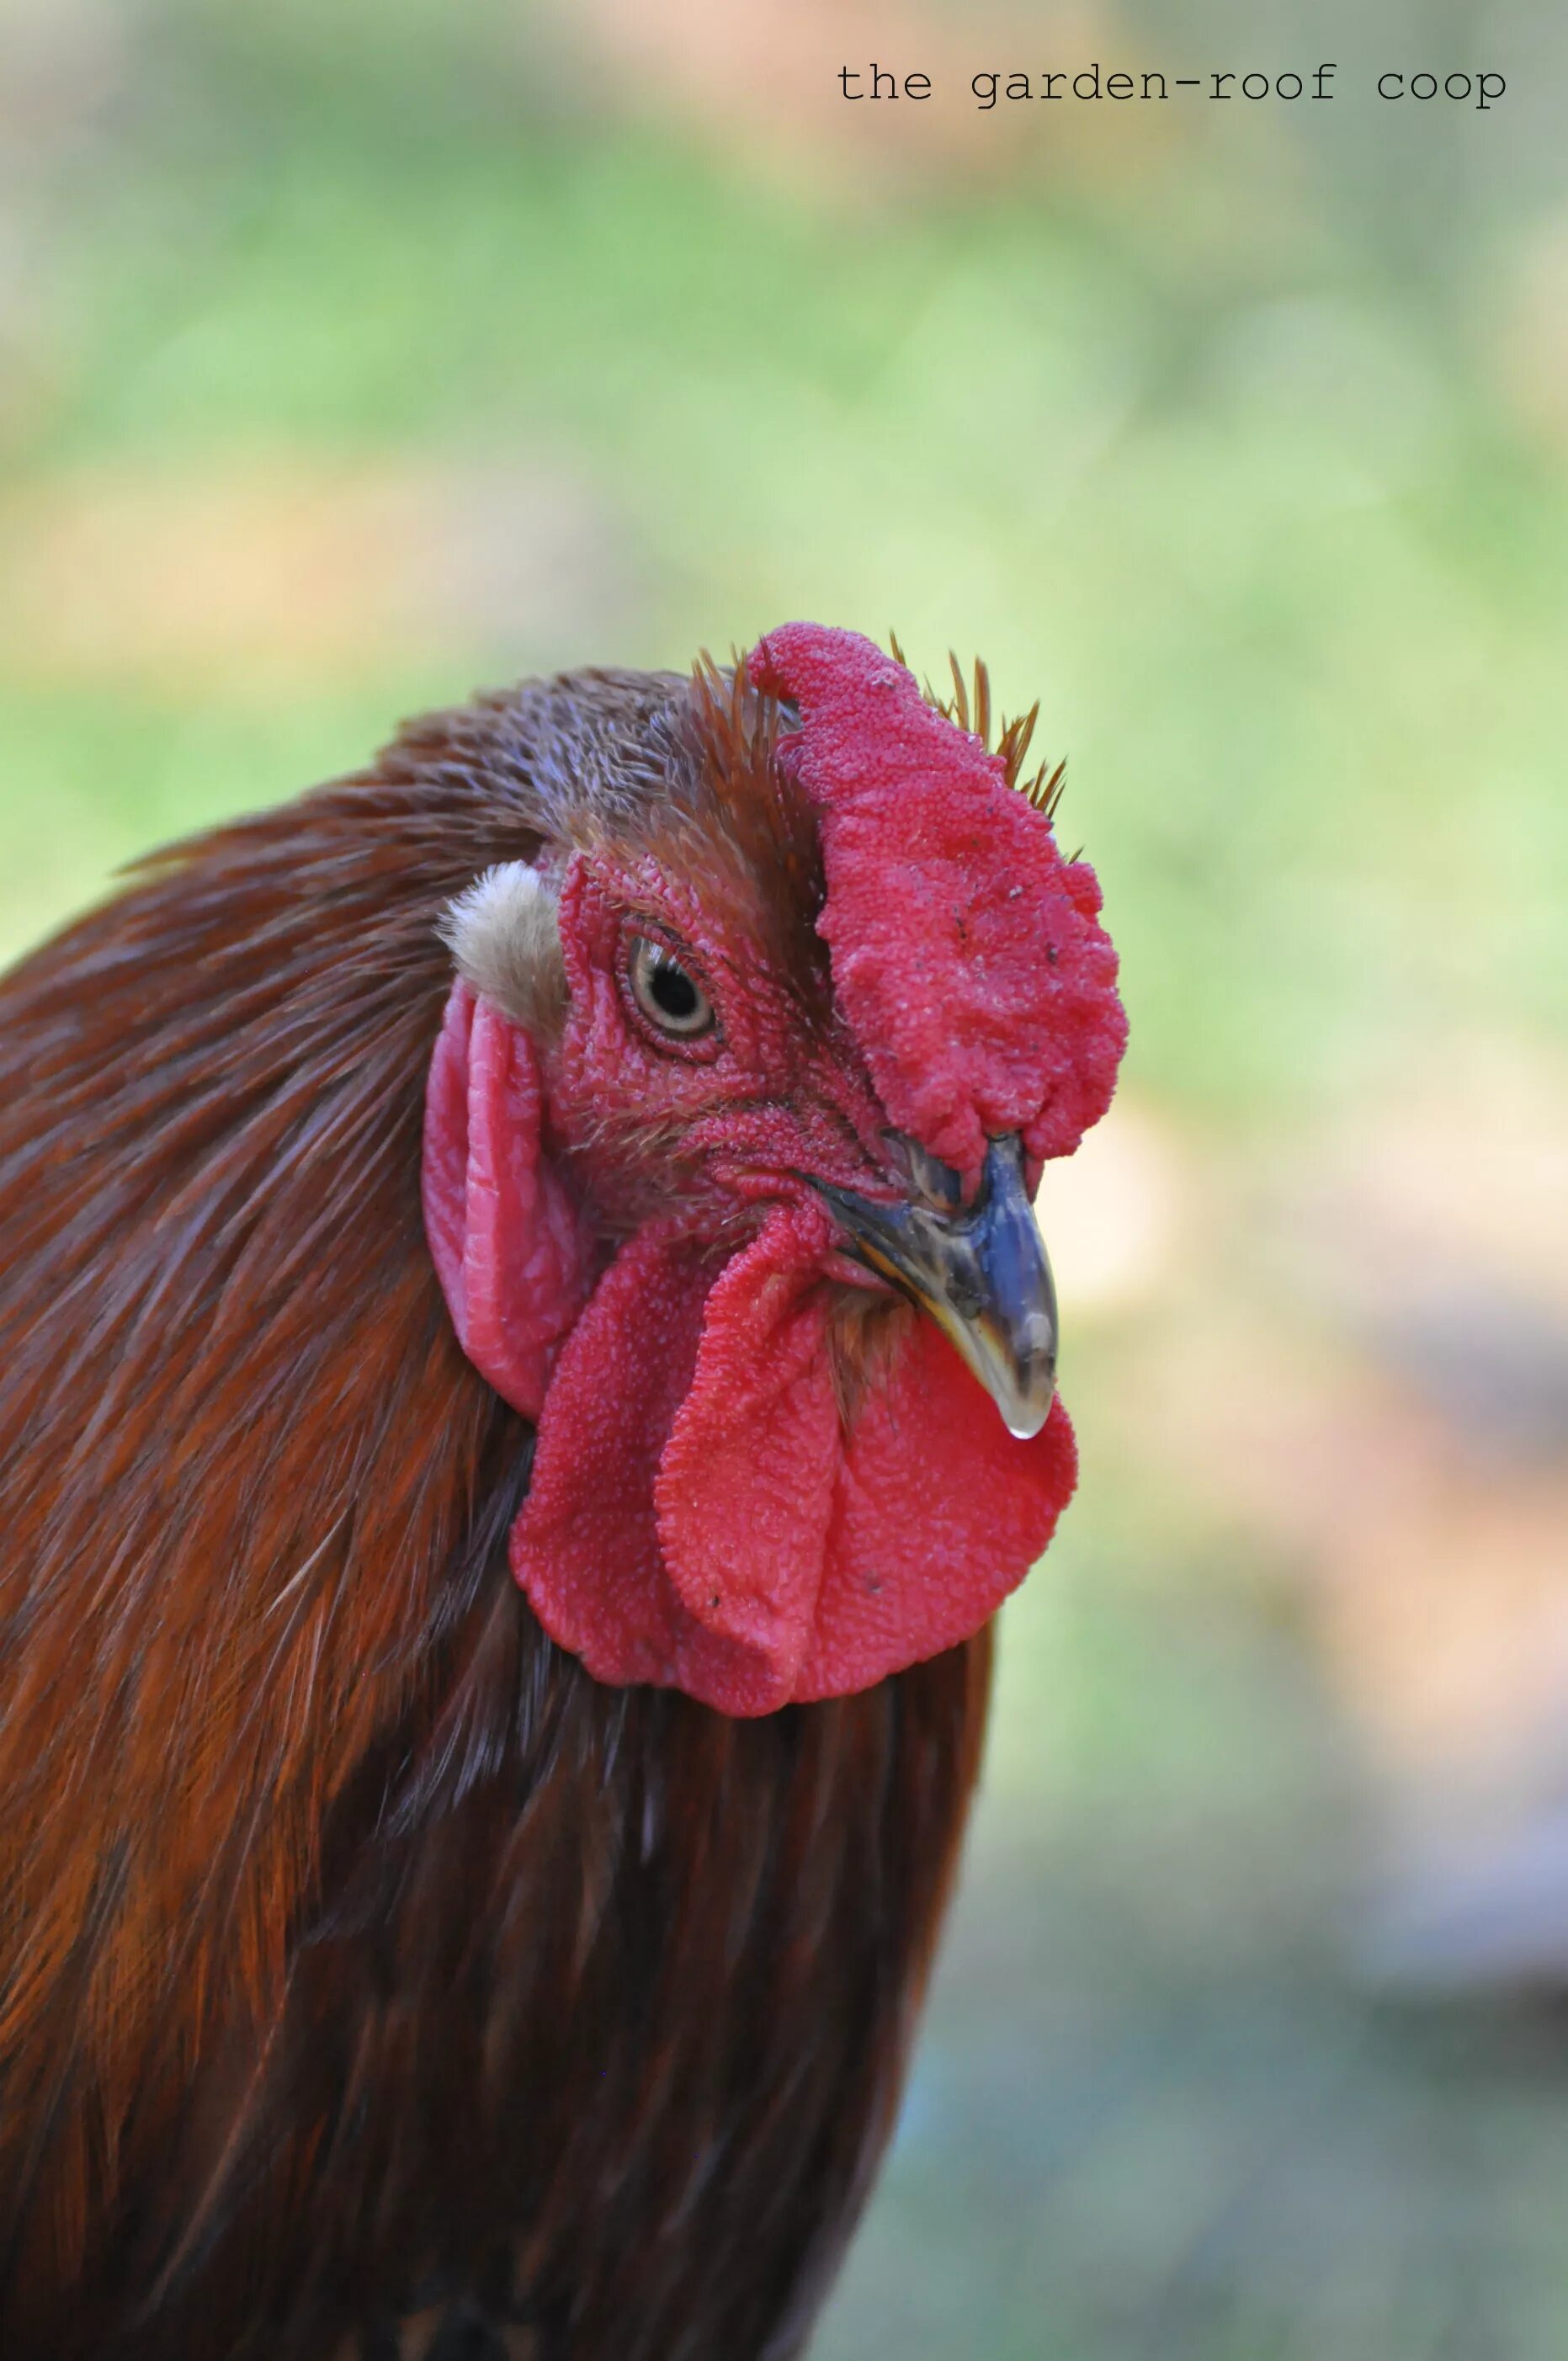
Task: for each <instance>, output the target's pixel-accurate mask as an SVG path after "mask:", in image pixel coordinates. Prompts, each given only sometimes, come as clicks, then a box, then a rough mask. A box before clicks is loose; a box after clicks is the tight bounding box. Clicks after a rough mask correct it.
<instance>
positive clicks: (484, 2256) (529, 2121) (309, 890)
mask: <svg viewBox="0 0 1568 2361" xmlns="http://www.w3.org/2000/svg"><path fill="white" fill-rule="evenodd" d="M677 691H678V684H676V683H675V682H674V681H673V680H671V679H669V678H668V677H663V676H659V677H650V676H647V675H576V676H573V677H572V678H570V679H567V680H565V681H563V682H560V683H557V684H550V685H545V686H539V687H535V688H532V689H531V690H528V691H525V692H521V693H520V694H519V695H518V696H516V697H502V698H499V699H495V700H491V701H489V702H487V703H483V704H480V705H477V706H475V707H473V708H466V709H465V710H463V711H462V712H459V713H456V714H454V715H449V716H444V717H436V718H435V719H433V720H431V721H429V722H426V723H423V724H420V725H416V726H415V727H414V728H412V729H411V730H409V731H406V732H405V733H404V735H403V737H402V738H401V739H400V741H399V742H398V744H397V746H396V747H394V749H393V750H392V751H391V752H389V754H388V755H387V756H386V757H385V758H383V760H382V762H381V763H380V764H379V765H378V767H377V768H376V769H375V770H374V771H372V772H370V773H368V774H366V775H365V776H364V777H362V778H359V779H356V780H352V781H349V782H347V783H346V784H345V785H340V786H337V787H334V788H331V789H327V790H323V791H322V792H320V793H318V794H317V795H316V796H313V797H310V798H307V799H306V800H305V801H303V802H302V803H301V804H298V805H296V806H293V807H288V808H285V809H283V810H281V811H279V812H276V813H272V814H269V815H267V816H265V817H263V818H259V819H257V820H254V821H250V822H247V823H244V824H242V825H240V826H238V827H236V828H234V829H227V830H224V831H219V832H217V833H215V834H214V835H213V836H211V837H208V838H206V839H203V840H199V841H198V842H197V843H195V844H194V845H192V846H191V847H189V848H186V849H184V850H182V851H178V852H177V853H175V854H172V855H170V856H169V857H168V858H166V859H163V860H159V861H156V862H152V863H151V864H149V865H148V868H147V869H146V870H145V871H144V872H143V873H141V875H140V876H139V877H138V878H137V880H135V881H134V882H133V884H131V886H130V887H129V889H128V890H127V891H126V894H125V895H123V896H122V897H121V898H120V899H119V900H118V901H116V902H115V903H113V904H111V905H110V906H108V907H107V908H106V909H105V910H104V911H101V912H99V913H97V914H96V915H94V916H93V917H89V918H87V919H86V920H84V921H82V923H81V924H80V925H78V926H77V927H75V928H72V929H71V931H69V932H68V933H67V934H66V935H64V936H62V937H61V938H60V939H59V940H58V941H56V942H55V943H53V944H51V945H49V946H47V947H46V948H45V949H44V950H41V951H40V952H38V954H36V955H35V957H34V958H33V959H32V960H30V961H28V962H27V964H26V965H25V966H24V967H23V968H22V969H21V970H20V971H18V972H17V973H16V974H15V975H14V976H13V977H12V978H11V979H9V981H8V982H7V983H5V986H4V987H3V989H0V1532H4V1534H5V1543H4V1557H3V1559H0V1615H3V1620H4V1647H3V1653H0V1793H3V1794H4V1795H5V1799H6V1802H5V1827H4V1837H3V1839H0V1868H3V1872H4V1881H3V1884H0V1912H3V1914H4V1915H3V1922H0V1923H3V1929H4V1931H3V1936H0V2352H4V2354H5V2356H7V2361H32V2356H44V2355H46V2354H47V2355H49V2356H51V2361H71V2356H77V2355H81V2356H88V2355H92V2356H109V2355H124V2356H154V2355H158V2356H169V2355H172V2354H176V2353H178V2354H179V2355H181V2356H184V2361H219V2356H230V2355H236V2356H237V2355H241V2354H251V2353H255V2354H257V2355H258V2356H262V2355H265V2356H268V2361H285V2356H287V2361H316V2356H321V2361H326V2356H331V2355H334V2354H335V2353H337V2352H339V2351H343V2352H350V2351H353V2350H354V2349H355V2345H354V2340H355V2339H356V2338H357V2337H359V2336H360V2335H361V2334H365V2335H366V2336H367V2337H368V2338H369V2342H368V2343H367V2345H366V2348H365V2349H366V2351H367V2353H380V2352H381V2351H383V2350H385V2351H388V2352H391V2351H395V2350H396V2349H397V2347H396V2345H379V2344H378V2343H377V2341H376V2339H377V2338H378V2336H380V2335H381V2334H382V2333H383V2330H385V2331H386V2333H388V2334H389V2333H390V2323H392V2322H393V2320H394V2319H395V2317H396V2316H397V2315H399V2314H400V2313H401V2312H412V2311H416V2310H419V2309H421V2308H422V2307H428V2306H429V2305H432V2304H434V2305H437V2306H440V2305H444V2304H446V2303H447V2301H448V2299H449V2298H454V2299H455V2297H456V2296H458V2295H462V2296H464V2297H465V2298H466V2297H468V2296H472V2297H473V2299H474V2300H475V2301H476V2302H477V2303H478V2304H480V2305H481V2306H483V2307H485V2308H488V2313H489V2316H490V2317H492V2318H493V2319H495V2320H497V2321H499V2320H501V2319H503V2318H505V2317H507V2316H508V2315H509V2313H510V2314H511V2315H512V2316H515V2317H516V2318H517V2319H518V2320H519V2321H526V2322H528V2323H531V2329H530V2334H531V2338H532V2343H531V2345H530V2346H529V2348H528V2349H531V2350H532V2351H533V2352H535V2353H536V2354H537V2355H538V2356H540V2361H612V2356H613V2361H750V2356H762V2355H768V2356H784V2355H787V2354H789V2353H792V2352H794V2351H795V2350H796V2349H797V2346H798V2344H799V2341H800V2338H801V2337H802V2336H803V2335H804V2333H805V2329H806V2325H807V2323H808V2321H809V2317H810V2313H811V2310H812V2307H813V2305H814V2302H815V2300H816V2298H817V2295H818V2294H819V2292H820V2290H821V2287H822V2285H823V2282H824V2279H825V2276H826V2274H827V2273H828V2270H829V2269H830V2267H831V2265H832V2262H833V2260H834V2259H835V2257H836V2256H837V2253H838V2251H839V2246H840V2245H841V2243H842V2239H843V2237H844V2235H845V2234H846V2233H847V2230H848V2228H849V2226H850V2222H851V2221H852V2219H853V2216H854V2213H855V2211H856V2207H857V2205H858V2202H859V2200H860V2197H861V2193H862V2192H863V2190H864V2186H865V2182H866V2178H867V2175H868V2172H869V2169H870V2167H871V2165H872V2162H873V2161H874V2158H875V2155H876V2153H877V2151H878V2148H879V2147H880V2144H881V2140H882V2138H883V2135H884V2134H885V2131H886V2129H887V2126H888V2123H889V2120H890V2112H891V2108H892V2105H893V2102H894V2096H895V2094H896V2090H897V2086H898V2081H899V2075H900V2070H901V2066H902V2062H903V2058H904V2053H905V2043H906V2039H907V2036H908V2031H909V2026H910V2023H911V2017H912V2012H913V2009H914V2006H915V2004H916V1999H917V1996H918V1993H919V1990H920V1986H921V1982H922V1979H923V1977H924V1973H925V1970H926V1966H927V1959H928V1955H929V1949H930V1946H931V1942H932V1939H933V1937H934V1934H935V1930H936V1927H937V1924H938V1918H939V1915H940V1910H941V1906H942V1903H943V1899H944V1896H945V1893H946V1889H947V1885H948V1878H949V1874H950V1870H951V1864H952V1860H953V1854H954V1849H955V1846H956V1843H957V1840H958V1837H959V1832H960V1828H961V1823H962V1818H963V1813H964V1808H965V1803H966V1799H967V1796H968V1793H969V1789H970V1784H971V1781H972V1777H973V1772H974V1766H975V1756H976V1751H977V1748H978V1743H979V1737H980V1731H981V1723H982V1720H983V1701H984V1688H985V1678H986V1667H987V1663H988V1646H987V1642H986V1639H985V1637H984V1636H983V1635H982V1636H981V1638H980V1639H979V1640H977V1641H975V1642H971V1643H970V1644H969V1645H968V1646H966V1647H964V1648H962V1649H959V1650H957V1651H955V1652H953V1653H951V1654H949V1655H948V1656H946V1657H943V1658H940V1659H938V1661H936V1662H934V1663H931V1664H926V1665H923V1666H920V1667H918V1668H916V1670H914V1671H912V1672H909V1673H907V1674H905V1675H900V1676H899V1677H897V1678H896V1679H894V1680H891V1681H888V1682H886V1683H884V1684H883V1685H882V1686H880V1687H878V1688H876V1689H874V1690H872V1691H870V1692H868V1693H866V1694H864V1695H861V1696H857V1697H850V1698H847V1699H844V1700H841V1701H838V1702H834V1703H831V1704H828V1705H820V1706H812V1707H806V1708H789V1709H787V1710H785V1711H784V1712H782V1713H779V1714H775V1715H773V1716H770V1717H768V1718H766V1719H762V1720H760V1721H757V1722H753V1723H736V1722H731V1721H729V1720H726V1719H722V1718H720V1717H718V1716H716V1715H714V1714H712V1713H709V1712H708V1711H707V1710H706V1709H705V1708H701V1707H698V1706H696V1705H695V1704H693V1703H692V1702H690V1701H689V1700H688V1699H686V1698H685V1697H680V1696H678V1695H671V1694H663V1693H657V1692H651V1691H644V1690H632V1691H625V1692H617V1691H611V1690H607V1689H603V1688H599V1687H598V1686H595V1685H594V1684H593V1683H592V1682H591V1681H590V1680H589V1679H588V1678H587V1675H585V1674H584V1673H583V1671H582V1670H581V1668H580V1667H579V1666H578V1665H577V1664H576V1663H575V1662H574V1661H572V1660H571V1659H569V1658H567V1657H565V1656H564V1655H562V1654H561V1653H559V1652H558V1651H557V1650H556V1649H554V1647H553V1646H552V1645H551V1643H550V1642H548V1641H546V1640H545V1639H544V1638H543V1634H542V1633H541V1632H540V1631H539V1630H538V1628H537V1627H536V1625H535V1624H534V1623H533V1621H532V1617H531V1615H530V1612H529V1609H528V1608H527V1606H526V1604H525V1602H524V1601H523V1600H522V1598H521V1597H520V1595H519V1594H518V1592H517V1590H516V1589H515V1587H514V1586H513V1585H512V1583H511V1581H510V1578H509V1576H508V1574H507V1570H506V1564H505V1543H506V1534H507V1530H508V1527H509V1524H510V1521H511V1518H512V1515H513V1513H514V1511H515V1510H516V1507H517V1504H518V1501H519V1499H520V1498H521V1493H522V1490H523V1488H524V1486H525V1483H526V1466H527V1455H528V1430H527V1429H526V1427H525V1426H524V1425H523V1424H522V1422H521V1420H519V1419H518V1418H517V1417H516V1416H515V1414H514V1413H512V1412H511V1411H508V1410H507V1409H506V1408H505V1407H504V1405H502V1404H501V1403H500V1402H499V1400H497V1398H496V1397H495V1396H494V1395H493V1394H492V1393H491V1392H490V1391H489V1389H488V1388H487V1387H486V1385H485V1384H484V1383H483V1381H482V1380H481V1379H480V1378H478V1377H477V1374H476V1373H475V1371H474V1370H473V1369H471V1368H470V1367H468V1365H467V1364H466V1361H465V1360H464V1359H463V1357H462V1356H461V1354H460V1353H459V1351H458V1348H457V1345H456V1344H455V1339H454V1337H453V1334H452V1333H451V1329H450V1325H449V1323H448V1321H447V1318H446V1315H445V1311H444V1305H443V1302H442V1299H441V1294H440V1291H439V1289H438V1287H437V1284H436V1280H435V1278H434V1275H433V1270H432V1268H431V1266H430V1262H429V1258H428V1256H427V1254H426V1252H425V1248H424V1241H423V1237H422V1230H421V1222H420V1206H419V1169H420V1130H421V1106H422V1090H423V1082H424V1073H425V1068H426V1064H427V1061H428V1058H429V1054H430V1048H431V1044H432V1041H433V1038H434V1036H435V1032H436V1028H437V1027H438V1024H439V1021H440V1017H441V1011H442V1006H443V1004H444V998H445V995H446V991H447V988H448V984H449V982H450V962H449V960H448V956H447V954H446V952H445V950H444V946H443V944H442V943H441V941H440V940H439V939H438V936H437V933H436V921H437V918H438V917H439V914H440V912H441V910H442V908H443V906H444V904H445V903H446V902H447V901H448V900H449V899H450V897H451V896H452V895H455V894H456V893H457V892H459V891H460V890H461V889H462V888H463V887H464V886H465V885H466V884H468V883H469V882H470V881H471V880H472V879H473V878H474V877H475V876H476V875H477V873H479V872H480V871H481V870H483V869H484V868H486V867H487V866H488V864H490V863H492V862H503V861H510V860H517V859H526V858H528V857H530V856H531V855H532V852H533V851H535V849H536V847H537V845H538V842H539V840H540V838H541V835H542V834H543V833H545V832H547V831H549V830H551V829H554V827H556V826H557V825H558V823H559V821H560V816H561V814H562V813H563V812H564V811H565V810H566V809H567V808H568V807H569V806H571V805H573V804H574V803H575V801H576V798H578V797H579V796H581V794H582V793H583V791H584V788H585V783H586V784H587V785H588V786H589V787H594V786H596V785H597V787H598V790H599V791H600V794H601V808H603V809H608V810H610V811H611V812H616V811H619V812H620V813H622V814H623V815H635V814H636V812H637V811H639V810H640V809H642V808H645V807H646V805H647V802H648V798H649V796H650V795H651V794H652V793H653V792H654V791H655V788H656V785H657V781H656V780H655V779H654V778H653V776H652V773H651V771H650V767H649V763H648V759H647V745H648V741H649V730H650V724H651V722H652V719H653V718H654V717H656V716H657V715H658V714H659V712H660V711H661V710H662V709H663V708H665V707H666V706H667V705H668V704H669V703H670V701H671V699H672V698H676V699H677V702H678V697H677ZM698 734H699V735H700V732H699V733H698ZM520 2333H521V2332H520ZM476 2334H477V2332H476ZM456 2349H458V2348H457V2347H454V2350H456ZM470 2349H472V2350H473V2351H475V2352H480V2351H483V2350H486V2349H496V2350H499V2349H501V2348H499V2347H491V2348H487V2347H486V2346H485V2345H483V2343H482V2342H479V2343H476V2344H475V2345H473V2346H472V2347H471V2348H470ZM519 2349H522V2348H521V2346H520V2347H519Z"/></svg>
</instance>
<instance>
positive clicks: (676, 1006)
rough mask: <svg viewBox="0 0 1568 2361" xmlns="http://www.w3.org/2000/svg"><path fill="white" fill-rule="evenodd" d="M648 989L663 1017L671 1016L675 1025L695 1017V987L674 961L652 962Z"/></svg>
mask: <svg viewBox="0 0 1568 2361" xmlns="http://www.w3.org/2000/svg"><path fill="white" fill-rule="evenodd" d="M648 988H649V990H650V992H652V995H653V998H654V1001H655V1003H656V1004H657V1005H658V1006H659V1007H660V1008H662V1009H663V1012H664V1014H665V1016H673V1017H674V1019H675V1021H676V1023H677V1024H684V1023H685V1020H686V1018H687V1017H689V1016H696V1008H697V1000H696V984H695V983H693V982H692V980H691V978H690V976H689V975H688V974H687V973H686V972H685V968H680V967H677V966H676V965H675V962H674V960H669V959H665V960H658V961H655V962H654V966H653V972H652V975H651V976H650V977H649V979H648Z"/></svg>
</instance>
